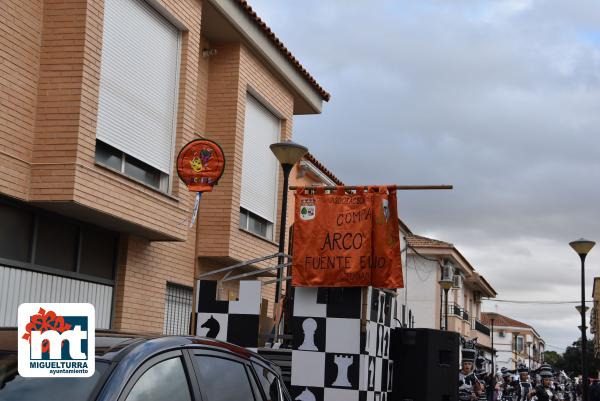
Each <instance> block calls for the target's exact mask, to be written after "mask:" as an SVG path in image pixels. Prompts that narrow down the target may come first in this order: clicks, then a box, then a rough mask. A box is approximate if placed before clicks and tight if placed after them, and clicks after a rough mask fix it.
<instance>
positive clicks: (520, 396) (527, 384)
mask: <svg viewBox="0 0 600 401" xmlns="http://www.w3.org/2000/svg"><path fill="white" fill-rule="evenodd" d="M517 373H519V379H518V380H517V381H516V382H515V383H514V384H513V387H514V388H515V390H516V395H517V397H516V398H515V399H516V400H517V401H528V400H529V398H531V396H532V395H533V393H534V392H535V390H534V387H533V385H532V384H531V380H530V379H529V369H528V368H527V366H525V365H519V367H518V368H517Z"/></svg>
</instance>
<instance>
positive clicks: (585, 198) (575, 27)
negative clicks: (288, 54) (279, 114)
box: [250, 0, 600, 351]
mask: <svg viewBox="0 0 600 401" xmlns="http://www.w3.org/2000/svg"><path fill="white" fill-rule="evenodd" d="M250 3H251V5H252V6H253V7H254V8H255V9H256V11H257V12H258V14H259V15H260V16H261V17H262V18H263V19H264V20H265V21H266V22H267V24H268V25H269V26H270V27H271V28H272V29H273V30H274V31H275V32H276V34H277V35H278V36H279V37H280V38H281V39H282V41H283V42H284V43H285V44H286V45H287V47H288V48H289V49H290V50H291V51H292V53H293V54H294V55H295V56H296V57H297V58H298V59H299V60H300V61H301V62H302V63H303V65H304V66H305V67H306V68H307V69H308V70H309V71H310V72H311V73H312V74H313V76H315V77H316V79H317V80H318V82H319V83H320V84H321V85H322V86H323V87H324V88H325V89H326V90H328V91H330V92H331V94H332V99H331V101H330V102H329V103H325V107H324V110H323V113H322V114H321V115H315V116H302V117H297V118H296V120H295V122H294V124H295V125H294V137H295V140H297V141H298V142H300V143H302V144H305V145H307V146H308V147H309V148H310V150H311V152H312V153H313V154H314V155H315V156H316V157H317V158H318V159H320V160H321V161H322V162H323V163H325V165H326V166H328V167H329V168H330V169H331V170H332V171H333V172H335V174H337V175H338V176H339V177H340V178H341V179H342V180H344V181H345V182H346V183H347V184H382V183H397V184H453V185H454V186H455V189H454V190H453V191H436V192H410V193H409V192H403V193H401V194H400V196H399V198H400V199H399V202H400V204H399V211H400V217H401V218H402V219H403V220H404V221H405V222H406V223H407V224H408V225H409V227H410V228H411V229H412V230H413V232H414V233H416V234H421V235H426V236H431V237H433V238H437V239H441V240H444V241H448V242H452V243H454V244H455V245H456V247H457V248H458V249H459V250H460V251H461V252H462V253H463V254H464V255H465V256H466V257H467V258H468V259H469V260H470V261H471V263H472V264H473V265H474V266H475V267H476V269H477V270H478V271H480V272H481V273H482V274H483V275H484V276H485V277H486V279H488V281H489V282H490V283H491V284H492V285H493V287H494V288H495V289H496V290H497V292H498V299H510V300H514V299H516V300H557V301H571V300H578V299H580V269H579V259H578V257H577V255H576V254H575V253H574V252H573V251H572V250H571V248H570V247H569V245H568V243H569V241H571V240H573V239H576V238H579V237H581V236H584V237H587V238H590V239H596V240H600V157H599V156H600V134H599V132H598V131H599V130H600V29H599V27H600V3H599V2H597V1H577V0H570V1H564V0H554V1H526V0H513V1H489V2H486V1H477V2H475V1H472V0H464V1H458V0H457V1H447V0H444V1H442V0H440V1H424V0H413V1H367V0H363V1H358V0H356V1H351V0H337V1H334V0H327V1H322V0H304V1H294V0H278V1H273V0H252V1H251V2H250ZM586 270H587V272H586V274H587V279H586V283H587V289H586V291H587V295H588V299H591V290H592V281H593V277H594V276H596V275H598V276H600V246H598V249H594V250H593V251H592V253H591V254H590V256H589V257H588V261H587V269H586ZM484 308H485V310H487V311H493V310H496V311H497V312H499V313H502V314H506V315H508V316H511V317H513V318H515V319H518V320H521V321H524V322H527V323H529V324H531V325H533V326H534V327H535V328H536V329H537V330H538V331H539V332H540V333H541V334H542V335H543V337H544V338H545V339H546V342H547V343H548V344H549V345H551V346H549V347H548V349H554V348H552V346H558V347H559V349H558V350H559V351H561V348H564V347H566V346H567V345H569V344H571V343H572V342H573V341H574V340H575V339H576V338H578V337H579V334H578V328H577V326H578V325H579V324H580V323H579V321H578V319H579V317H578V315H577V312H576V311H575V308H574V305H573V304H568V305H561V306H539V305H511V304H506V303H500V302H486V303H485V305H484Z"/></svg>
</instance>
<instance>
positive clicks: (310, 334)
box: [298, 317, 318, 351]
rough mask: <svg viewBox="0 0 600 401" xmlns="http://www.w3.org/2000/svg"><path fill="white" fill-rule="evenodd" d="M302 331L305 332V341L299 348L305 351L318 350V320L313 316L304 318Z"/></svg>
mask: <svg viewBox="0 0 600 401" xmlns="http://www.w3.org/2000/svg"><path fill="white" fill-rule="evenodd" d="M302 331H303V332H304V342H303V343H302V345H301V346H300V347H298V349H300V350H303V351H318V348H317V346H316V345H315V331H317V322H316V320H315V319H313V318H310V317H309V318H308V319H304V321H303V322H302Z"/></svg>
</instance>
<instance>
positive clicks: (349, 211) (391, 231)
mask: <svg viewBox="0 0 600 401" xmlns="http://www.w3.org/2000/svg"><path fill="white" fill-rule="evenodd" d="M294 215H295V222H294V239H293V242H294V244H293V249H294V255H293V266H292V268H293V274H292V285H295V286H303V287H358V286H360V287H362V286H369V285H373V286H376V287H379V288H399V287H402V286H403V282H402V263H401V259H400V240H399V238H400V234H399V227H398V214H397V206H396V194H395V192H391V193H388V191H387V188H385V187H384V188H378V187H374V188H369V191H368V192H364V190H362V189H361V188H359V189H358V190H357V191H356V193H352V194H348V193H345V191H344V190H343V189H342V188H340V189H339V190H337V191H335V192H334V193H330V194H325V193H324V192H323V191H322V190H321V191H319V192H317V193H315V194H305V193H304V191H303V190H302V189H300V190H298V191H297V192H296V204H295V213H294Z"/></svg>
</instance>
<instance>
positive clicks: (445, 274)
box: [439, 262, 454, 331]
mask: <svg viewBox="0 0 600 401" xmlns="http://www.w3.org/2000/svg"><path fill="white" fill-rule="evenodd" d="M453 273H454V269H453V268H452V265H450V264H449V263H448V262H446V263H445V264H444V265H443V266H442V279H441V280H440V281H439V283H440V287H442V289H443V290H444V330H446V331H448V291H450V288H452V286H453V285H454V280H453V279H452V277H453Z"/></svg>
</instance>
